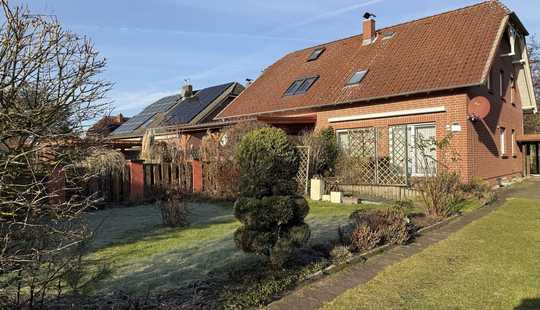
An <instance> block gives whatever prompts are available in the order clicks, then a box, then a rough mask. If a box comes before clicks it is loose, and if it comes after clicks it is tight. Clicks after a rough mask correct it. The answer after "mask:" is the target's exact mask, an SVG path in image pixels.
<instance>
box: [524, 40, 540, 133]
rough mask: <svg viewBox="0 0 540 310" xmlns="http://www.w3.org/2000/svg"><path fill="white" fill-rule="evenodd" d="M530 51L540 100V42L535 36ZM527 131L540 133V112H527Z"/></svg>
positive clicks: (533, 74) (525, 122) (530, 43)
mask: <svg viewBox="0 0 540 310" xmlns="http://www.w3.org/2000/svg"><path fill="white" fill-rule="evenodd" d="M528 51H529V57H530V63H531V72H532V78H533V86H534V94H535V95H536V100H537V101H540V43H538V41H537V40H536V38H535V37H532V38H531V40H529V44H528ZM524 126H525V133H540V114H539V113H537V114H526V115H525V117H524Z"/></svg>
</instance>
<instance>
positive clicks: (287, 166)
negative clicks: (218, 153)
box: [234, 128, 311, 267]
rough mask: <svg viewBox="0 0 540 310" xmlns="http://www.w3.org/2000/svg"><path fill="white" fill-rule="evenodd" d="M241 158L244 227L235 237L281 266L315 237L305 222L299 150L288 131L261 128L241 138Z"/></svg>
mask: <svg viewBox="0 0 540 310" xmlns="http://www.w3.org/2000/svg"><path fill="white" fill-rule="evenodd" d="M237 155H238V162H239V164H240V196H241V197H240V198H239V199H238V200H237V201H236V202H235V204H234V215H235V217H236V218H237V219H238V220H239V221H240V222H241V223H242V224H243V226H242V227H240V228H239V229H238V230H237V231H236V232H235V234H234V240H235V243H236V245H237V247H238V248H240V249H242V250H243V251H245V252H247V253H254V254H258V255H265V256H267V257H268V258H269V261H270V263H271V264H272V266H274V267H280V266H282V265H283V264H284V263H285V261H287V259H288V258H289V257H290V255H291V253H293V252H294V250H295V249H297V248H301V247H303V246H304V245H305V244H306V243H307V242H308V240H309V237H310V235H311V231H310V229H309V226H308V225H307V224H306V223H305V222H304V218H305V217H306V216H307V214H308V212H309V206H308V204H307V202H306V200H305V199H304V198H303V197H299V196H297V195H296V188H297V184H296V181H295V177H296V174H297V172H298V162H299V160H298V153H297V150H296V148H295V147H294V146H293V145H292V144H291V143H290V142H289V140H288V138H287V135H286V134H285V132H284V131H282V130H280V129H276V128H262V129H257V130H254V131H252V132H250V133H249V134H247V135H246V136H245V137H244V138H243V139H242V141H241V142H240V145H239V147H238V151H237Z"/></svg>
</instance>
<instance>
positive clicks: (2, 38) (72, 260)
mask: <svg viewBox="0 0 540 310" xmlns="http://www.w3.org/2000/svg"><path fill="white" fill-rule="evenodd" d="M0 6H1V9H2V10H3V13H4V17H5V18H4V23H3V24H2V25H1V26H0V283H1V284H0V304H2V303H5V304H7V303H9V304H12V305H13V304H15V305H17V306H26V307H29V308H32V307H34V306H37V305H40V304H41V306H43V301H44V300H45V299H46V298H47V297H48V296H49V295H50V293H51V291H52V290H53V288H54V292H55V294H56V295H60V294H61V293H62V291H63V287H64V286H65V285H67V284H72V283H74V282H77V283H78V282H80V281H74V280H73V279H74V278H77V277H74V276H73V272H75V271H77V270H78V269H77V268H76V267H74V266H75V265H76V262H77V261H78V260H77V257H80V256H79V254H80V251H79V250H80V248H81V247H82V246H83V244H84V243H83V241H84V240H85V238H86V236H87V234H88V231H87V230H86V229H85V227H84V225H83V223H82V222H81V219H80V214H81V212H82V211H83V210H85V209H86V208H87V207H89V206H91V205H92V203H93V197H91V196H90V197H87V196H85V195H84V192H83V187H82V186H81V185H82V184H84V183H85V182H86V181H87V180H88V178H89V176H90V175H91V172H89V171H88V169H85V167H84V165H83V162H84V158H85V157H86V156H87V155H88V154H89V152H90V149H89V148H88V147H87V146H86V145H85V144H84V143H81V142H80V141H81V139H80V138H79V137H80V134H81V133H82V131H83V124H85V123H86V122H88V121H89V120H92V119H95V118H96V117H98V116H99V115H101V114H103V113H104V112H105V109H106V107H107V105H106V102H105V101H103V100H104V98H105V94H106V92H107V91H108V90H109V89H110V87H111V84H110V83H109V82H107V81H104V80H102V79H100V78H99V76H100V74H101V73H102V71H103V70H104V68H105V65H106V61H105V59H104V58H102V57H100V56H99V54H98V52H97V51H96V50H95V48H94V47H93V45H92V43H91V42H90V40H88V39H87V38H84V37H79V36H77V35H75V34H73V33H71V32H69V31H66V30H64V29H62V27H61V26H60V25H59V23H58V21H57V20H56V19H55V18H54V17H48V16H39V15H31V14H30V13H29V11H28V9H26V8H23V7H16V6H11V5H9V4H8V1H7V0H0ZM70 272H71V275H70ZM79 280H80V278H79ZM66 283H67V284H66ZM75 289H76V288H75Z"/></svg>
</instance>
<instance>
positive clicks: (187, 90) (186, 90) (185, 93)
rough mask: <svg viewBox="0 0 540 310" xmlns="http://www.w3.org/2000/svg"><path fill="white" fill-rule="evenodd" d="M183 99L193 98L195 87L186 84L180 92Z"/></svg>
mask: <svg viewBox="0 0 540 310" xmlns="http://www.w3.org/2000/svg"><path fill="white" fill-rule="evenodd" d="M180 94H181V95H182V97H183V98H190V97H192V96H193V85H191V84H186V85H184V86H182V90H181V92H180Z"/></svg>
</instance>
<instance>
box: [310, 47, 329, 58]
mask: <svg viewBox="0 0 540 310" xmlns="http://www.w3.org/2000/svg"><path fill="white" fill-rule="evenodd" d="M325 50H326V47H319V48H317V49H315V50H314V51H313V52H311V54H310V55H309V58H308V60H307V61H314V60H317V59H319V57H321V55H322V53H324V51H325Z"/></svg>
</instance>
